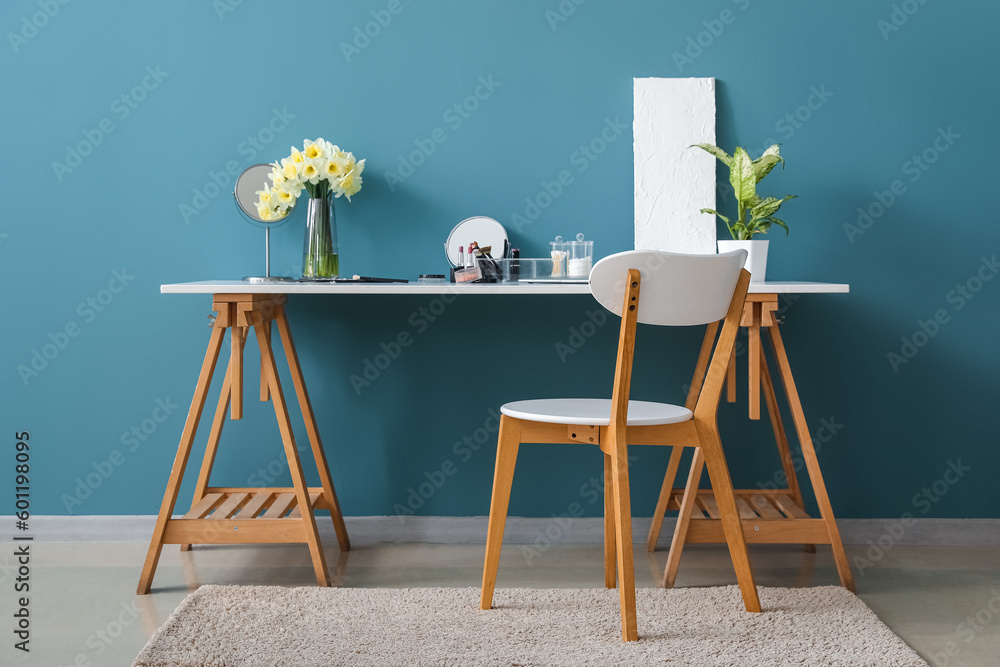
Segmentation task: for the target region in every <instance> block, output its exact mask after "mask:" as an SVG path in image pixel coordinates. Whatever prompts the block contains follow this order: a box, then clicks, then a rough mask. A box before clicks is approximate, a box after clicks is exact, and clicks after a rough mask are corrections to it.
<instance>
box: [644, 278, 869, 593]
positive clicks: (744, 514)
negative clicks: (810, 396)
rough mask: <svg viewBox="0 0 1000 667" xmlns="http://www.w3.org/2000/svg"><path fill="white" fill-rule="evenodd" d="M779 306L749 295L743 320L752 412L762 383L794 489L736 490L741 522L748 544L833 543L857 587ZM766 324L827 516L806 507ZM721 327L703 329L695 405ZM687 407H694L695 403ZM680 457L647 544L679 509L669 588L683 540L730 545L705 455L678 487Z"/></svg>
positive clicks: (846, 582) (677, 451) (673, 460)
mask: <svg viewBox="0 0 1000 667" xmlns="http://www.w3.org/2000/svg"><path fill="white" fill-rule="evenodd" d="M776 310H777V295H775V294H769V295H764V294H754V295H750V296H749V297H748V299H747V304H746V309H745V311H744V316H743V321H742V324H743V326H745V327H747V328H748V332H749V336H748V338H749V345H750V349H749V350H748V351H749V355H748V356H749V358H750V363H751V370H750V373H749V377H750V397H751V400H750V416H751V418H752V419H755V418H759V413H760V403H759V396H760V391H761V388H763V394H764V399H765V402H766V404H767V410H768V416H769V417H770V419H771V424H772V427H773V428H774V435H775V441H776V444H777V446H778V452H779V455H780V457H781V463H782V470H783V472H784V475H785V478H786V479H787V480H788V488H785V489H773V490H765V489H737V490H736V491H735V493H736V500H737V505H738V508H739V510H740V515H741V518H742V519H743V529H744V534H745V535H746V537H747V541H748V542H750V543H772V544H804V545H806V548H807V549H808V550H815V547H814V546H813V544H814V543H815V544H829V545H830V546H831V548H832V550H833V557H834V562H835V563H836V567H837V574H838V576H839V578H840V583H841V585H843V586H844V587H845V588H847V589H848V590H851V591H853V590H854V577H853V575H852V574H851V568H850V564H849V563H848V560H847V555H846V553H845V552H844V546H843V543H842V542H841V539H840V531H839V529H838V528H837V522H836V518H835V517H834V515H833V508H832V506H831V504H830V498H829V495H828V494H827V491H826V484H825V483H824V481H823V474H822V472H821V471H820V467H819V460H818V459H817V457H816V450H815V448H814V447H813V443H812V437H811V436H810V434H809V428H808V425H807V423H806V420H805V415H804V413H803V411H802V403H801V401H800V400H799V395H798V390H797V389H796V387H795V380H794V378H793V377H792V372H791V368H790V366H789V363H788V356H787V354H786V353H785V346H784V343H783V341H782V339H781V332H780V331H779V330H778V329H779V328H778V322H777V320H776V318H775V317H774V313H775V311H776ZM761 328H764V329H765V330H766V331H767V332H768V335H769V338H770V340H771V348H772V350H773V352H774V357H775V360H776V362H777V366H778V370H779V375H780V377H781V381H782V385H783V387H784V390H785V395H786V397H787V400H788V406H789V408H790V410H791V413H792V418H793V421H794V422H795V429H796V434H797V435H798V439H799V444H800V446H801V448H802V457H803V459H804V461H805V465H806V470H807V472H808V474H809V481H810V482H811V485H812V488H813V493H814V494H815V496H816V502H817V505H818V506H819V510H820V514H821V516H822V518H821V519H813V518H810V517H809V515H808V514H806V512H805V511H804V510H803V509H802V507H803V501H802V491H801V487H800V485H799V481H798V478H797V475H796V473H795V466H794V463H793V460H792V456H791V452H790V450H789V446H788V439H787V437H786V434H785V428H784V425H783V423H782V421H781V414H780V410H779V408H778V404H777V397H776V394H775V391H774V385H773V383H772V380H771V374H770V371H769V370H768V367H767V360H766V359H765V357H764V354H763V346H762V343H761V340H760V329H761ZM717 330H718V326H717V325H711V326H709V328H708V331H706V332H705V339H704V341H703V342H702V353H701V355H699V362H698V365H697V367H696V369H695V374H694V378H693V379H692V382H691V386H692V389H691V392H689V394H688V402H689V403H690V402H691V399H692V395H693V396H697V393H696V390H697V388H698V387H700V386H701V382H703V381H704V375H705V368H704V367H703V364H702V361H701V357H702V356H704V355H705V354H706V349H707V350H708V351H709V353H710V351H711V349H712V346H713V343H714V340H715V335H716V332H717ZM754 367H755V368H754ZM732 370H733V369H732V368H730V373H729V376H728V378H727V385H728V387H729V388H730V389H732V388H734V387H735V383H734V382H733V374H732ZM755 395H756V397H757V399H756V401H755V400H754V396H755ZM688 407H689V408H690V407H691V406H688ZM755 409H756V416H755ZM680 455H681V448H680V447H675V448H674V451H673V452H672V453H671V457H670V461H669V463H668V464H667V471H666V474H665V475H664V479H663V485H662V487H661V489H660V496H659V498H658V500H657V504H656V511H655V514H654V515H653V522H652V525H651V526H650V531H649V537H648V539H647V542H646V548H647V550H648V551H654V550H655V549H656V543H657V540H658V538H659V533H660V528H661V526H662V523H663V517H664V514H665V512H666V510H668V509H676V510H679V514H678V518H677V525H676V528H675V530H674V535H673V538H672V541H671V545H670V552H669V553H668V555H667V565H666V567H665V568H664V574H663V585H664V586H665V587H668V588H669V587H671V586H673V584H674V581H675V578H676V576H677V570H678V567H679V565H680V557H681V554H682V552H683V548H684V544H685V543H689V542H703V543H705V542H707V543H722V542H725V537H724V535H723V533H722V530H721V522H720V520H719V515H718V510H717V509H716V507H715V498H714V495H713V493H712V490H711V489H699V483H700V481H701V477H702V471H703V468H704V459H703V458H702V456H701V452H700V450H695V454H694V457H693V458H692V461H691V468H690V472H689V475H688V479H687V483H686V485H685V488H683V489H679V488H674V487H673V485H674V480H675V478H676V475H677V469H678V467H679V465H680Z"/></svg>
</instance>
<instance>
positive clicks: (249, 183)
mask: <svg viewBox="0 0 1000 667" xmlns="http://www.w3.org/2000/svg"><path fill="white" fill-rule="evenodd" d="M270 173H271V165H269V164H255V165H251V166H249V167H247V168H246V170H245V171H244V172H243V173H242V174H240V176H239V178H237V179H236V187H235V189H234V190H233V198H234V199H235V200H236V207H237V208H239V209H240V213H242V214H243V217H244V218H246V220H247V222H249V223H250V224H252V225H253V226H255V227H263V228H264V275H263V276H246V277H244V278H243V280H245V281H247V282H249V283H251V284H264V283H283V282H294V281H295V279H294V278H289V277H287V276H272V275H271V227H278V226H280V225H283V224H285V223H286V222H288V218H289V216H290V215H291V213H292V211H293V210H294V209H295V204H292V206H291V208H289V209H288V213H286V214H285V216H284V217H283V218H280V219H278V220H263V219H262V218H261V217H260V215H259V214H258V213H257V193H258V192H260V191H261V190H263V189H264V186H265V185H270V184H271V179H269V178H268V177H267V175H268V174H270Z"/></svg>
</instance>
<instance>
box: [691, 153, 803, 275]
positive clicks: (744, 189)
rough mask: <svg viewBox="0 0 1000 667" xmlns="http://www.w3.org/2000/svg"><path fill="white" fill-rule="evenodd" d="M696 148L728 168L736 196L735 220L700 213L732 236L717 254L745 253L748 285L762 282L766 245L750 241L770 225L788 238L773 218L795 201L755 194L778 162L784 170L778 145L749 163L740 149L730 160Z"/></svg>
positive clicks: (720, 243) (763, 232)
mask: <svg viewBox="0 0 1000 667" xmlns="http://www.w3.org/2000/svg"><path fill="white" fill-rule="evenodd" d="M695 145H696V146H697V147H698V148H701V149H702V150H704V151H707V152H709V153H711V154H712V155H714V156H715V157H717V158H718V159H719V161H720V162H722V163H723V164H724V165H726V166H727V167H729V183H730V185H732V186H733V193H734V194H735V195H736V217H735V218H727V217H726V216H724V215H722V214H721V213H719V212H718V211H714V210H712V209H710V208H703V209H701V212H702V213H711V214H712V215H717V216H719V217H720V218H721V219H722V221H723V222H725V223H726V227H727V228H728V229H729V233H730V234H732V235H733V240H732V241H719V252H728V251H730V250H736V249H738V248H743V249H745V250H746V251H747V263H746V268H747V270H748V271H750V281H751V282H755V283H756V282H764V273H765V270H766V268H767V241H763V240H759V239H754V238H753V237H754V235H755V234H766V233H767V230H769V229H770V228H771V225H778V226H779V227H781V228H782V229H784V230H785V234H786V235H787V234H788V225H786V224H785V222H784V220H780V219H778V218H776V217H775V214H776V213H777V212H778V209H780V208H781V205H782V204H783V203H785V202H786V201H788V200H789V199H795V197H796V195H788V196H786V197H784V198H783V199H776V198H775V197H765V198H763V199H762V198H761V197H760V195H758V194H757V184H758V183H760V181H761V180H762V179H763V178H764V177H765V176H767V175H768V174H769V173H770V172H771V170H772V169H774V166H775V165H776V164H778V163H779V162H780V163H781V168H782V169H784V167H785V160H784V158H782V157H781V155H779V149H778V144H774V145H773V146H771V147H770V148H768V149H767V150H766V151H764V154H763V155H761V156H760V157H759V158H757V159H756V160H751V159H750V155H749V154H747V152H746V150H745V149H743V148H740V147H739V146H737V147H736V150H735V151H733V154H732V155H731V156H730V155H727V154H726V152H725V151H724V150H722V149H721V148H719V147H718V146H713V145H712V144H695ZM692 148H694V146H692Z"/></svg>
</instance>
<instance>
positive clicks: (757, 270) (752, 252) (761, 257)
mask: <svg viewBox="0 0 1000 667" xmlns="http://www.w3.org/2000/svg"><path fill="white" fill-rule="evenodd" d="M768 243H769V241H719V252H732V251H733V250H741V249H742V250H746V251H747V263H746V264H745V265H744V266H745V268H746V270H747V271H749V272H750V282H752V283H762V282H764V274H765V272H766V271H767V244H768Z"/></svg>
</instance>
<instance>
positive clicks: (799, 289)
mask: <svg viewBox="0 0 1000 667" xmlns="http://www.w3.org/2000/svg"><path fill="white" fill-rule="evenodd" d="M849 291H850V285H846V284H844V283H814V282H805V281H800V280H779V281H768V282H763V283H750V293H751V294H845V293H847V292H849ZM160 292H161V293H162V294H590V286H589V285H588V284H586V283H483V284H479V285H456V284H453V283H417V282H410V283H277V284H270V285H251V284H250V283H245V282H243V281H242V280H202V281H198V282H192V283H171V284H166V285H160Z"/></svg>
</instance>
